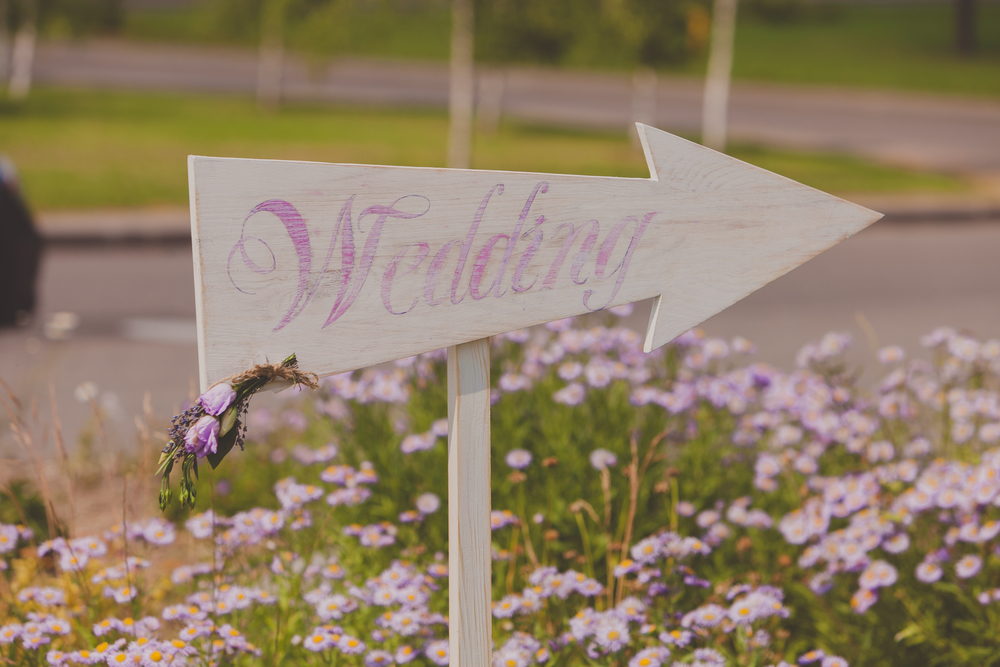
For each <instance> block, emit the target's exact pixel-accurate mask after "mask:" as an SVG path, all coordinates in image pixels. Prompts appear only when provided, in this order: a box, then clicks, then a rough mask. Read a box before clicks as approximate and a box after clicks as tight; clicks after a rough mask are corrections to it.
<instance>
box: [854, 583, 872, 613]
mask: <svg viewBox="0 0 1000 667" xmlns="http://www.w3.org/2000/svg"><path fill="white" fill-rule="evenodd" d="M876 602H878V593H876V592H875V591H874V590H872V589H870V588H859V589H858V590H857V591H855V592H854V595H852V596H851V609H853V610H854V612H855V613H856V614H863V613H865V612H866V611H868V610H869V609H870V608H871V606H872V605H873V604H875V603H876Z"/></svg>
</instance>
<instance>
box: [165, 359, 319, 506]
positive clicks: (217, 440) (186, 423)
mask: <svg viewBox="0 0 1000 667" xmlns="http://www.w3.org/2000/svg"><path fill="white" fill-rule="evenodd" d="M296 384H301V385H305V386H306V387H309V388H310V389H315V388H316V387H317V377H316V375H315V374H314V373H304V372H302V371H300V370H299V369H298V361H297V360H296V358H295V355H294V354H292V355H291V356H289V357H288V358H287V359H285V360H284V361H282V362H281V363H278V364H258V365H256V366H254V367H253V368H252V369H250V370H249V371H245V372H243V373H238V374H236V375H232V376H230V377H228V378H226V379H225V380H222V381H221V382H217V383H216V384H214V385H212V386H211V387H210V388H209V389H208V391H206V392H205V393H204V394H202V395H201V396H200V397H198V400H197V401H195V403H194V405H192V406H191V407H190V408H188V409H187V410H185V411H184V412H182V413H181V414H179V415H177V416H176V417H174V418H173V419H172V420H170V429H169V431H168V437H169V438H170V439H169V441H168V442H167V444H166V446H165V447H164V448H163V451H162V453H161V454H160V462H159V468H158V469H157V471H156V474H158V475H162V476H161V478H160V480H161V481H160V509H161V510H165V509H166V508H167V505H169V504H170V500H171V498H172V496H173V494H172V492H171V490H170V473H171V472H172V471H173V469H174V465H175V464H178V463H179V464H180V466H181V483H180V501H181V505H182V506H186V507H194V502H195V495H196V490H195V486H194V480H193V479H192V473H193V474H194V478H195V479H197V477H198V459H201V458H207V459H208V462H209V464H210V465H211V466H212V469H213V470H214V469H215V468H217V467H218V465H219V463H221V462H222V459H224V458H226V454H228V453H229V452H230V450H232V448H233V447H234V446H235V445H239V446H240V449H243V436H244V434H245V431H246V427H245V424H244V417H245V416H246V412H247V407H248V405H249V403H250V397H251V396H253V395H254V394H255V393H257V392H258V391H260V390H261V389H264V388H265V387H267V386H269V385H277V386H276V387H273V388H275V389H278V388H282V387H289V386H292V385H296Z"/></svg>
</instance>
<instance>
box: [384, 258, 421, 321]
mask: <svg viewBox="0 0 1000 667" xmlns="http://www.w3.org/2000/svg"><path fill="white" fill-rule="evenodd" d="M413 247H417V248H420V251H419V252H418V253H417V258H416V259H415V260H413V263H412V264H410V265H409V266H408V267H407V268H406V269H405V270H404V271H403V272H402V273H401V274H399V275H400V277H402V276H405V275H407V274H408V273H410V272H411V271H413V270H414V269H415V268H417V267H418V266H420V263H421V262H423V261H424V260H425V259H427V253H429V252H430V251H431V246H430V244H428V243H424V242H423V241H421V242H419V243H412V244H410V245H408V246H406V247H405V248H403V249H402V250H400V251H399V252H398V253H396V256H395V257H393V258H392V261H391V262H389V266H388V267H387V268H386V270H385V273H384V274H383V275H382V303H383V304H385V309H386V310H388V311H389V312H390V313H391V314H393V315H405V314H407V313H408V312H410V311H411V310H413V307H414V306H416V305H417V301H418V298H417V297H413V303H411V304H410V307H409V308H407V309H406V310H404V311H401V312H396V311H395V310H393V309H392V304H391V303H390V296H391V292H392V281H393V279H394V278H395V277H396V266H398V265H399V261H400V260H401V259H403V256H404V255H405V254H406V253H407V252H409V250H410V248H413Z"/></svg>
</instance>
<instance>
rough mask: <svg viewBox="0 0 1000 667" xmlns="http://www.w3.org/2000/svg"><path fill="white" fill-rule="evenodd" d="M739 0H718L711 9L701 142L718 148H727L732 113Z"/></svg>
mask: <svg viewBox="0 0 1000 667" xmlns="http://www.w3.org/2000/svg"><path fill="white" fill-rule="evenodd" d="M736 2H737V0H715V3H714V6H713V10H712V14H713V16H712V45H711V50H710V51H709V53H708V74H707V75H706V77H705V101H704V103H703V105H702V110H701V113H702V116H701V118H702V120H701V137H702V143H704V144H705V145H706V146H708V147H709V148H712V149H714V150H717V151H724V150H726V127H727V124H728V115H729V81H730V75H731V74H732V70H733V42H734V41H735V39H736Z"/></svg>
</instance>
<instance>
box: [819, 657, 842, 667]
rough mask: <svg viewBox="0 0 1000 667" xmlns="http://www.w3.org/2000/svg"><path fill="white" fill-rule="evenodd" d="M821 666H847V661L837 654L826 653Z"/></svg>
mask: <svg viewBox="0 0 1000 667" xmlns="http://www.w3.org/2000/svg"><path fill="white" fill-rule="evenodd" d="M821 665H822V667H848V664H847V661H846V660H844V659H843V658H841V657H840V656H839V655H828V656H826V657H825V658H823V662H822V663H821Z"/></svg>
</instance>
